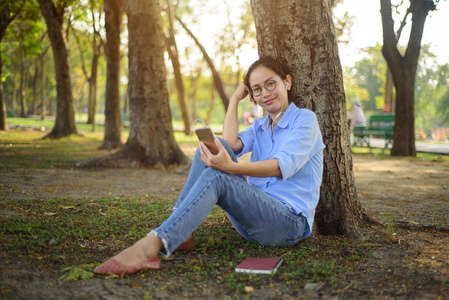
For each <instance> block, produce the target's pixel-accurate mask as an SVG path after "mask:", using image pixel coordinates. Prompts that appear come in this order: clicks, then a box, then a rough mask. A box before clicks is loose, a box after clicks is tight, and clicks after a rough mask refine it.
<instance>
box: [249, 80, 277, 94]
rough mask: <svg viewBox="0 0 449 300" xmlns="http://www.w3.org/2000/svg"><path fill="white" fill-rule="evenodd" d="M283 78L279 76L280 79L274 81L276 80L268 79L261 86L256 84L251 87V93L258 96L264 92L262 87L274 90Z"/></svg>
mask: <svg viewBox="0 0 449 300" xmlns="http://www.w3.org/2000/svg"><path fill="white" fill-rule="evenodd" d="M280 80H281V78H279V79H278V80H276V81H274V80H268V81H267V83H265V85H261V86H256V87H254V88H252V89H251V95H253V97H258V96H260V95H261V94H262V88H265V89H266V90H267V91H270V92H271V91H272V90H274V89H275V88H276V83H277V82H279V81H280Z"/></svg>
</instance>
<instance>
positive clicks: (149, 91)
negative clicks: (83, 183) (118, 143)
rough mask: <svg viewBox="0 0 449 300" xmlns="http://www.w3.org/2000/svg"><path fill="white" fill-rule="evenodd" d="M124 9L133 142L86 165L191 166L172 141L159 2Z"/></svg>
mask: <svg viewBox="0 0 449 300" xmlns="http://www.w3.org/2000/svg"><path fill="white" fill-rule="evenodd" d="M124 8H125V12H126V14H127V16H128V32H129V51H128V60H129V85H130V86H129V105H130V128H129V137H128V140H127V142H126V144H125V145H124V146H123V147H122V148H121V149H120V150H119V151H118V152H116V153H114V154H111V155H108V156H105V157H102V158H97V159H92V160H90V161H89V162H88V163H87V166H106V167H132V168H138V167H163V166H168V165H173V164H181V163H187V158H186V156H185V155H184V153H182V151H181V150H180V148H179V146H178V145H177V144H176V141H175V139H174V137H173V128H172V125H171V122H172V118H171V112H170V106H169V102H168V89H167V82H166V73H165V72H166V71H165V64H164V50H165V41H164V35H163V30H162V17H161V7H160V5H159V0H151V1H148V0H127V1H124ZM85 165H86V164H85Z"/></svg>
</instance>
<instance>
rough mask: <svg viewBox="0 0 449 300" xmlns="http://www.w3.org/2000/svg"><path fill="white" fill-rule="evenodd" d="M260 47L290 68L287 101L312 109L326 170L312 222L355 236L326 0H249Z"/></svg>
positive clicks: (355, 207)
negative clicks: (322, 141) (291, 81)
mask: <svg viewBox="0 0 449 300" xmlns="http://www.w3.org/2000/svg"><path fill="white" fill-rule="evenodd" d="M251 7H252V10H253V15H254V20H255V24H256V34H257V44H258V51H259V55H260V56H261V57H266V56H269V57H272V58H275V59H277V60H278V61H280V62H281V63H282V64H283V65H285V66H287V67H289V69H290V74H291V75H292V77H293V84H292V90H291V92H290V95H289V96H290V100H291V101H293V102H294V103H296V104H297V105H298V107H302V108H308V109H310V110H312V111H314V112H315V113H316V115H317V117H318V121H319V124H320V129H321V132H322V134H323V140H324V143H325V145H326V148H325V150H324V174H323V183H322V185H321V195H320V202H319V204H318V207H317V210H316V217H315V224H316V227H317V229H318V232H319V233H321V234H348V235H351V234H357V233H358V228H359V226H360V224H361V223H362V222H364V221H365V218H366V216H365V214H364V212H363V210H362V208H361V205H360V202H359V199H358V196H357V191H356V187H355V181H354V172H353V164H352V154H351V146H350V140H349V130H348V126H347V122H346V119H347V117H346V103H345V94H344V87H343V75H342V69H341V65H340V61H339V56H338V49H337V39H336V36H335V29H334V23H333V21H332V15H331V7H330V3H329V1H328V0H322V1H313V0H299V1H298V0H285V1H282V2H275V1H269V0H251Z"/></svg>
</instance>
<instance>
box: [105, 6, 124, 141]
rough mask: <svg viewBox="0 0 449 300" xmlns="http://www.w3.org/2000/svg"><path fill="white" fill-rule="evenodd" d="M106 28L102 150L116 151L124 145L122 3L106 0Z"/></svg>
mask: <svg viewBox="0 0 449 300" xmlns="http://www.w3.org/2000/svg"><path fill="white" fill-rule="evenodd" d="M104 12H105V28H106V47H105V52H106V58H107V74H106V77H107V78H106V102H105V123H104V139H103V144H102V145H101V147H100V148H101V149H116V148H118V147H120V146H121V145H122V119H121V115H120V31H121V30H120V29H121V24H122V14H123V9H122V4H121V1H114V0H105V1H104Z"/></svg>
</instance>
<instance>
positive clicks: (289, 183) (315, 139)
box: [236, 103, 324, 237]
mask: <svg viewBox="0 0 449 300" xmlns="http://www.w3.org/2000/svg"><path fill="white" fill-rule="evenodd" d="M270 125H271V118H270V116H269V115H266V116H264V117H262V118H259V119H256V120H254V123H253V125H251V126H250V127H248V128H247V129H246V130H245V131H242V132H239V138H240V140H241V141H242V143H243V149H242V150H241V151H240V152H239V153H236V154H237V156H241V155H243V154H245V153H248V152H252V154H251V162H255V161H260V160H267V159H273V158H275V159H277V160H278V163H279V168H280V170H281V173H282V175H281V176H280V177H263V178H259V177H250V176H249V177H248V181H249V182H250V183H251V184H253V185H255V186H256V187H258V188H259V189H261V190H263V191H265V192H266V193H267V194H268V195H270V196H272V197H274V198H276V199H278V200H279V201H281V202H283V203H285V204H286V205H288V206H289V207H290V208H291V209H292V210H293V211H294V212H295V213H296V214H302V215H303V216H304V217H306V218H307V224H308V228H307V230H306V232H305V233H304V237H308V236H310V234H311V233H312V225H313V219H314V216H315V208H316V206H317V204H318V200H319V197H320V186H321V180H322V175H323V149H324V144H323V140H322V136H321V132H320V129H319V126H318V121H317V118H316V115H315V114H314V113H313V112H312V111H310V110H307V109H299V108H298V107H296V105H295V104H294V103H291V104H290V105H289V106H288V108H287V110H286V111H285V112H284V114H283V115H282V118H281V120H280V121H279V122H278V124H277V126H276V127H275V128H274V132H273V135H272V134H271V126H270Z"/></svg>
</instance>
